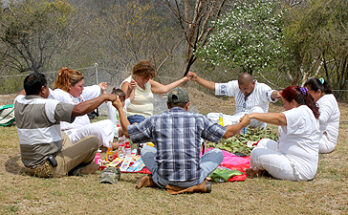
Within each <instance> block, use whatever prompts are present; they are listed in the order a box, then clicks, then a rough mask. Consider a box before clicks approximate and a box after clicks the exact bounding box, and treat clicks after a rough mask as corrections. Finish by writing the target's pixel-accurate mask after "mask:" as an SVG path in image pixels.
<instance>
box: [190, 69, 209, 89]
mask: <svg viewBox="0 0 348 215" xmlns="http://www.w3.org/2000/svg"><path fill="white" fill-rule="evenodd" d="M186 77H189V79H190V80H192V81H195V82H197V83H198V84H199V85H201V86H203V87H205V88H207V89H209V90H214V91H215V82H212V81H208V80H205V79H203V78H201V77H199V76H198V75H197V74H196V73H194V72H188V73H187V75H186Z"/></svg>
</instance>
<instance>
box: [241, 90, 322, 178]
mask: <svg viewBox="0 0 348 215" xmlns="http://www.w3.org/2000/svg"><path fill="white" fill-rule="evenodd" d="M280 94H281V97H282V101H283V106H284V109H285V111H284V112H282V113H251V114H246V115H245V116H244V117H248V118H249V120H250V119H257V120H259V121H262V122H266V123H270V124H274V125H279V140H278V142H276V141H273V140H270V139H262V140H261V141H260V142H259V143H258V145H257V146H256V147H255V148H254V149H253V151H252V152H251V156H250V169H248V170H247V174H248V176H255V175H258V174H260V173H262V172H264V171H267V172H268V173H269V174H270V175H271V176H273V177H274V178H277V179H283V180H292V181H299V180H303V181H306V180H312V179H313V178H314V176H315V174H316V171H317V168H318V154H319V153H318V152H319V141H320V132H319V121H318V118H319V110H318V108H317V107H316V105H315V102H314V100H313V98H312V96H311V95H310V94H309V93H308V92H307V89H306V88H302V87H298V86H290V87H287V88H285V89H284V90H283V91H282V92H281V93H280Z"/></svg>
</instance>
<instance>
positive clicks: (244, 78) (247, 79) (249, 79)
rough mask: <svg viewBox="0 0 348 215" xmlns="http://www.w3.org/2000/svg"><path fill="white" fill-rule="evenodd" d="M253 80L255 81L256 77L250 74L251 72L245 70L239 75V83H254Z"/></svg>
mask: <svg viewBox="0 0 348 215" xmlns="http://www.w3.org/2000/svg"><path fill="white" fill-rule="evenodd" d="M253 82H254V77H253V76H252V75H250V74H249V73H246V72H244V73H241V74H240V75H239V76H238V84H239V85H245V84H252V83H253Z"/></svg>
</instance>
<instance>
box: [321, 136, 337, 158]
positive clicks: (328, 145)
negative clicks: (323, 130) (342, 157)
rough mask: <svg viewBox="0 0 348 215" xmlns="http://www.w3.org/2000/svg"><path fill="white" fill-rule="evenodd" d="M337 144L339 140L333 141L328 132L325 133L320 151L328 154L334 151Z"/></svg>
mask: <svg viewBox="0 0 348 215" xmlns="http://www.w3.org/2000/svg"><path fill="white" fill-rule="evenodd" d="M336 144H337V142H336V143H333V142H331V141H330V140H329V139H328V138H327V134H323V136H322V138H321V140H320V143H319V153H322V154H327V153H330V152H332V151H333V150H334V149H335V147H336Z"/></svg>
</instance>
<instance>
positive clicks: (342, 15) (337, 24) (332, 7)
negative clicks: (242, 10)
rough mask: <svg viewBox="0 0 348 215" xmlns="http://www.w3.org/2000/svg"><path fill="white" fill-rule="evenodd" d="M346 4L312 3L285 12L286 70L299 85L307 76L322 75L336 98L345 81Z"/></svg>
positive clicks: (347, 66) (315, 0) (347, 44)
mask: <svg viewBox="0 0 348 215" xmlns="http://www.w3.org/2000/svg"><path fill="white" fill-rule="evenodd" d="M347 8H348V1H341V0H329V1H326V0H313V1H310V4H307V5H306V7H300V8H293V9H291V10H290V11H289V14H288V16H287V19H286V20H287V21H286V28H285V41H286V45H287V46H288V47H289V55H288V63H289V66H288V67H289V69H290V70H291V74H293V77H294V79H295V81H297V82H302V84H303V83H304V82H305V81H306V80H307V79H308V77H310V76H324V77H325V79H326V80H327V81H328V82H329V83H330V85H331V86H332V87H334V88H335V89H336V90H340V91H339V92H338V93H336V96H337V97H338V99H342V98H343V93H344V91H343V90H346V89H347V84H346V83H347V81H348V52H347V50H348V31H347V28H348V10H347Z"/></svg>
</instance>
